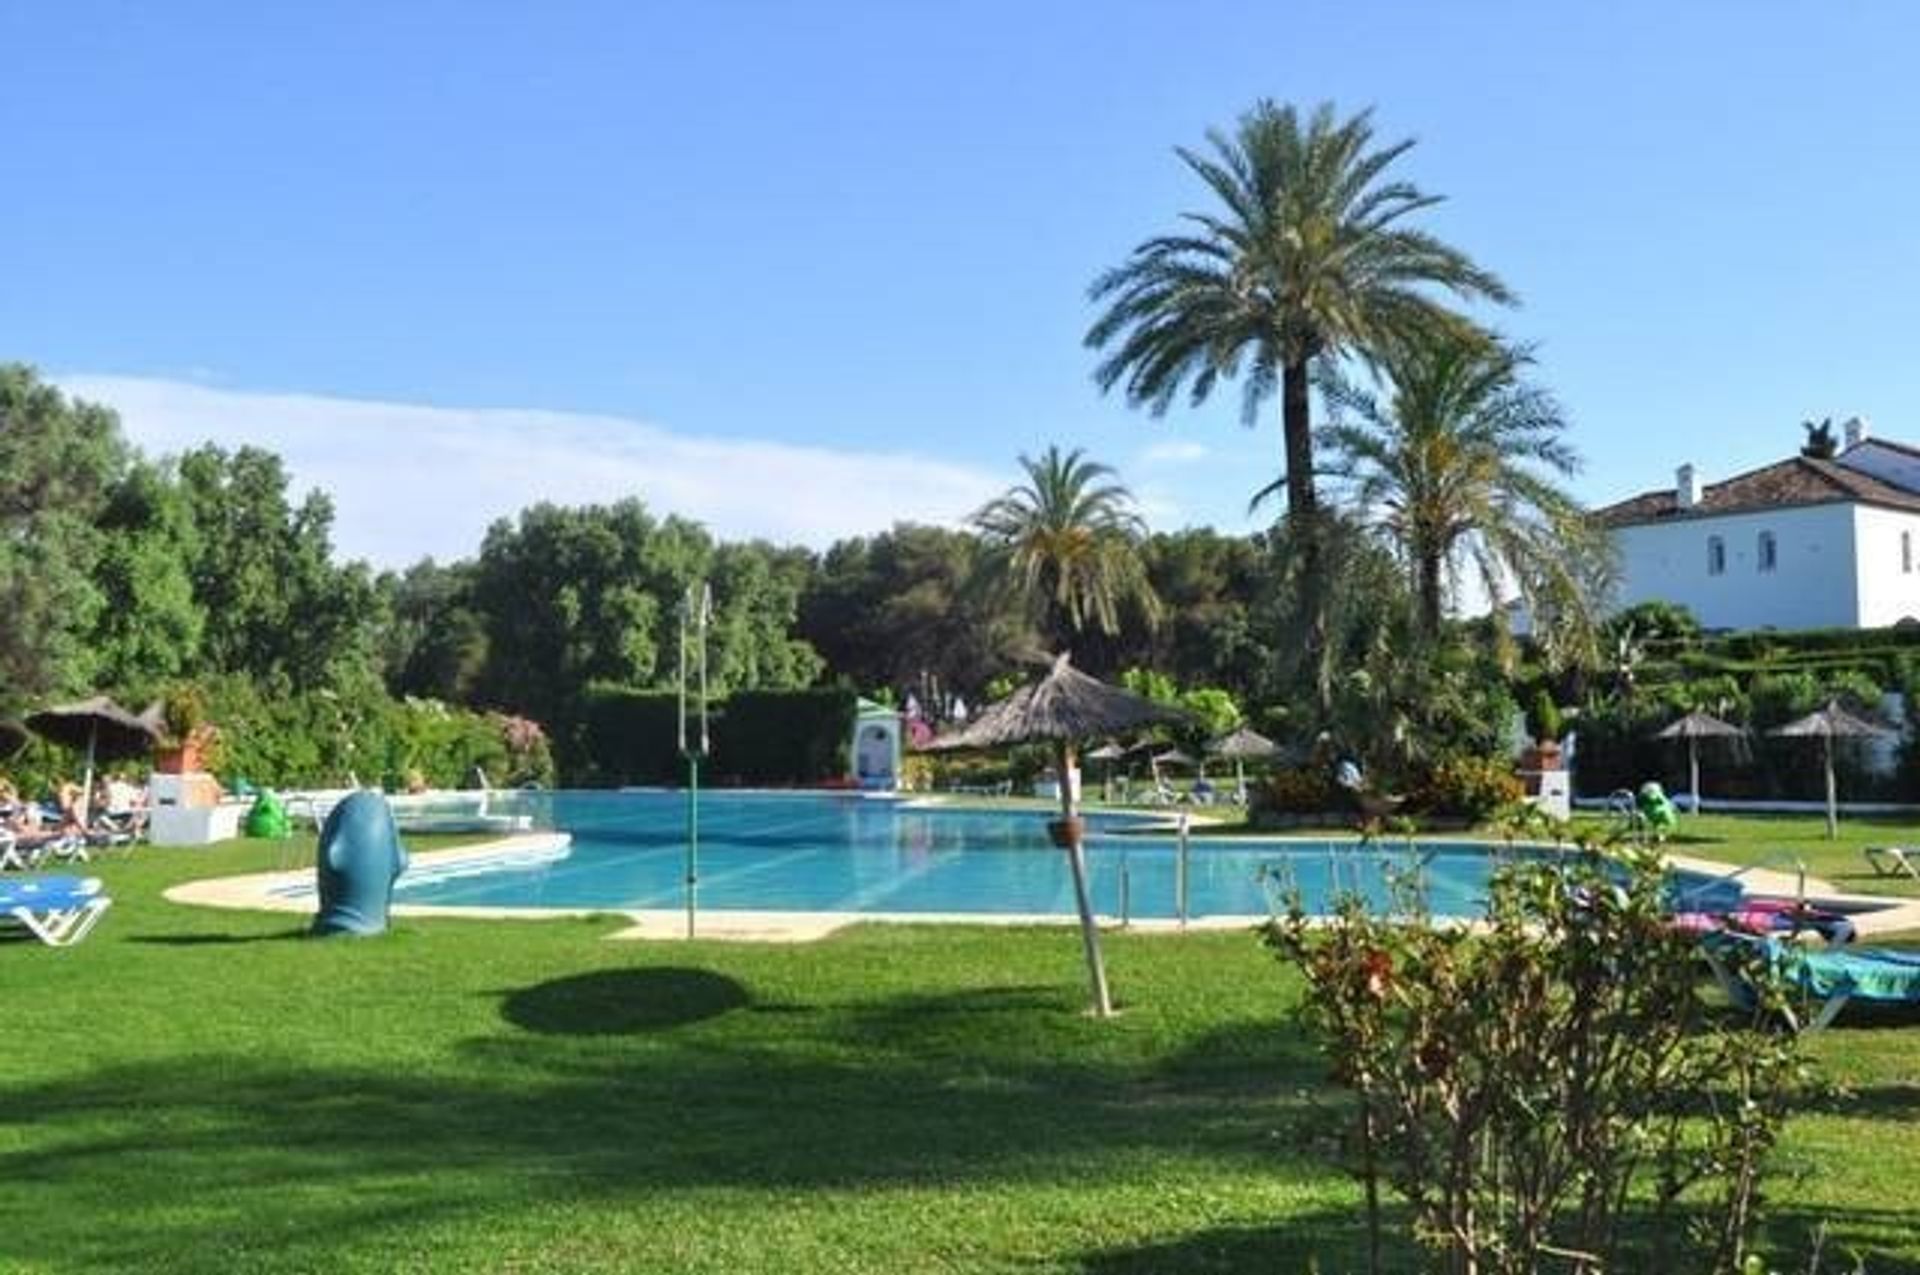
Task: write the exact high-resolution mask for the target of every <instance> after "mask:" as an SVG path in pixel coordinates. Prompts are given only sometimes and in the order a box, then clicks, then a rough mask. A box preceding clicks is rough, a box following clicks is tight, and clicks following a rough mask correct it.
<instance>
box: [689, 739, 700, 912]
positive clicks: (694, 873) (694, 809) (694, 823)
mask: <svg viewBox="0 0 1920 1275" xmlns="http://www.w3.org/2000/svg"><path fill="white" fill-rule="evenodd" d="M699 913H700V758H699V756H698V755H697V754H695V753H688V754H687V937H688V938H692V937H693V929H694V924H695V921H696V920H697V918H698V917H699Z"/></svg>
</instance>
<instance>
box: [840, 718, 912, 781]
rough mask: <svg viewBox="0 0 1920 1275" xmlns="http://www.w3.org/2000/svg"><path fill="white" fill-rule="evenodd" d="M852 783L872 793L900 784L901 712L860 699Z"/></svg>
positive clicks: (854, 726)
mask: <svg viewBox="0 0 1920 1275" xmlns="http://www.w3.org/2000/svg"><path fill="white" fill-rule="evenodd" d="M851 756H852V758H853V782H854V783H855V784H857V785H858V786H860V787H861V788H864V789H866V790H868V791H870V792H892V791H894V790H895V789H896V788H898V787H899V786H900V714H899V713H897V712H895V711H894V710H893V709H891V708H888V707H887V706H886V705H884V704H875V703H874V702H873V701H871V700H864V699H863V700H861V701H860V703H859V707H858V710H857V711H856V712H855V713H854V718H853V747H852V750H851Z"/></svg>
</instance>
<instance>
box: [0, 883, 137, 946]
mask: <svg viewBox="0 0 1920 1275" xmlns="http://www.w3.org/2000/svg"><path fill="white" fill-rule="evenodd" d="M111 906H113V900H112V899H109V898H108V897H107V896H106V895H104V894H102V893H100V879H99V878H98V877H67V876H38V877H21V878H19V879H17V880H12V881H7V882H4V883H0V934H4V933H7V932H9V931H12V932H16V933H25V934H26V935H27V936H29V937H32V938H35V939H38V940H39V941H40V942H42V943H44V944H46V945H47V946H48V947H71V946H72V945H73V944H75V943H78V942H79V941H80V940H81V939H83V938H85V937H87V933H88V932H89V931H90V930H92V929H93V927H94V926H95V925H97V924H98V923H99V921H100V918H101V916H102V915H104V914H105V913H106V910H107V909H108V908H109V907H111Z"/></svg>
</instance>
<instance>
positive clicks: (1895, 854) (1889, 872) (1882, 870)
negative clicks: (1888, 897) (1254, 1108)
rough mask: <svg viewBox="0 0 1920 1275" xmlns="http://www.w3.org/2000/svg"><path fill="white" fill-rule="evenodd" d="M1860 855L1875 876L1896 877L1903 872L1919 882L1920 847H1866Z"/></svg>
mask: <svg viewBox="0 0 1920 1275" xmlns="http://www.w3.org/2000/svg"><path fill="white" fill-rule="evenodd" d="M1861 853H1862V854H1864V855H1866V856H1867V862H1868V864H1870V865H1871V866H1872V868H1873V872H1874V875H1875V876H1882V877H1897V876H1899V875H1900V874H1901V873H1902V872H1904V873H1906V874H1907V875H1908V876H1910V877H1912V878H1913V879H1914V880H1915V881H1920V846H1868V847H1867V848H1866V849H1865V850H1863V851H1861Z"/></svg>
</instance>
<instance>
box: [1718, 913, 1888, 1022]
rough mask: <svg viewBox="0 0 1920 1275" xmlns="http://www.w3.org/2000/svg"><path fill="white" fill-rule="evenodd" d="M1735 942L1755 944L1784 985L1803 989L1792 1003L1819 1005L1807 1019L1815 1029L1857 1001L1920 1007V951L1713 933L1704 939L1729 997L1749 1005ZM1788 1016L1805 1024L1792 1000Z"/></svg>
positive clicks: (1751, 994) (1748, 984) (1749, 986)
mask: <svg viewBox="0 0 1920 1275" xmlns="http://www.w3.org/2000/svg"><path fill="white" fill-rule="evenodd" d="M1735 944H1744V945H1750V950H1751V951H1754V952H1757V953H1758V955H1759V956H1760V957H1761V958H1762V959H1763V960H1765V961H1766V963H1767V967H1768V969H1770V970H1771V971H1772V973H1773V976H1774V977H1776V978H1778V979H1779V980H1780V982H1781V985H1782V986H1783V987H1785V988H1786V989H1787V990H1788V991H1790V992H1794V993H1798V996H1797V997H1796V998H1790V1001H1791V1000H1792V999H1797V1000H1798V1001H1799V1002H1800V1003H1801V1004H1802V1005H1803V1006H1808V1007H1811V1005H1812V1004H1814V1003H1815V1002H1817V1003H1818V1004H1819V1009H1818V1010H1815V1011H1813V1013H1812V1016H1811V1017H1810V1018H1808V1019H1807V1021H1806V1027H1807V1029H1808V1030H1810V1031H1818V1030H1819V1029H1820V1028H1822V1027H1825V1026H1826V1025H1827V1024H1828V1023H1831V1022H1832V1021H1833V1020H1834V1019H1835V1018H1836V1017H1837V1016H1838V1015H1839V1013H1840V1011H1841V1010H1842V1009H1844V1008H1846V1006H1847V1005H1848V1004H1849V1003H1850V1002H1852V1001H1859V1002H1861V1003H1862V1004H1872V1005H1897V1006H1909V1007H1912V1008H1915V1009H1920V952H1908V951H1901V950H1899V949H1897V948H1890V947H1846V948H1838V947H1833V948H1809V947H1802V946H1800V945H1799V944H1797V943H1783V942H1781V941H1780V940H1779V939H1774V938H1746V937H1742V936H1738V935H1731V934H1724V933H1722V934H1718V935H1713V936H1710V937H1709V938H1708V939H1707V940H1706V941H1705V942H1704V943H1703V950H1704V951H1705V952H1706V955H1707V961H1708V963H1709V964H1711V965H1712V967H1713V972H1714V974H1715V976H1716V977H1717V978H1718V979H1719V980H1720V985H1721V986H1722V987H1724V988H1725V989H1726V991H1727V996H1728V997H1729V998H1730V999H1731V1000H1732V1001H1733V1002H1734V1004H1736V1005H1739V1006H1741V1007H1743V1008H1752V1007H1753V1005H1754V1002H1755V1000H1756V996H1755V992H1754V988H1753V985H1752V984H1751V982H1750V981H1749V980H1748V979H1747V978H1746V977H1745V976H1744V975H1743V974H1742V972H1741V970H1740V968H1739V963H1738V962H1737V961H1734V960H1729V959H1727V958H1728V957H1730V956H1732V955H1734V953H1735V951H1736V949H1735V948H1734V947H1733V946H1730V945H1735ZM1786 1016H1787V1021H1788V1024H1789V1025H1790V1026H1792V1027H1794V1028H1795V1029H1796V1030H1797V1029H1798V1028H1799V1027H1800V1026H1801V1022H1800V1017H1801V1015H1800V1014H1798V1013H1796V1012H1795V1009H1794V1006H1793V1004H1792V1003H1789V1004H1788V1006H1787V1007H1786Z"/></svg>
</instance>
